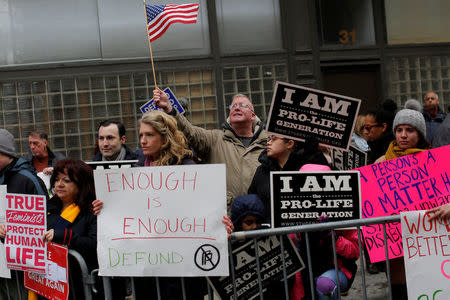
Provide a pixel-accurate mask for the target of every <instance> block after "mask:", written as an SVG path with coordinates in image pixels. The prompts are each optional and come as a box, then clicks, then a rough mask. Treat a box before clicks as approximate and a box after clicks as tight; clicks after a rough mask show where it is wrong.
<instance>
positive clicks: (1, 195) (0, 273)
mask: <svg viewBox="0 0 450 300" xmlns="http://www.w3.org/2000/svg"><path fill="white" fill-rule="evenodd" d="M5 198H6V185H0V199H5ZM5 223H6V202H5V201H0V224H5ZM0 277H2V278H11V271H10V270H9V269H8V268H7V266H6V250H5V244H3V243H1V242H0Z"/></svg>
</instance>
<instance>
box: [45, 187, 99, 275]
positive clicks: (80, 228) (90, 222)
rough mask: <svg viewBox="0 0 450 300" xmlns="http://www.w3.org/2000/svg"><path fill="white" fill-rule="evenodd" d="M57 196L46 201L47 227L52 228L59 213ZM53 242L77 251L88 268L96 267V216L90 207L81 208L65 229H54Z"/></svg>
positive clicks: (59, 206)
mask: <svg viewBox="0 0 450 300" xmlns="http://www.w3.org/2000/svg"><path fill="white" fill-rule="evenodd" d="M61 208H62V202H61V199H59V197H58V196H56V195H55V196H53V197H52V198H51V199H50V200H48V201H47V228H48V229H52V228H53V227H54V225H55V223H56V222H57V220H58V219H59V216H60V214H61ZM53 242H54V243H57V244H60V245H65V246H67V247H68V248H69V249H73V250H75V251H77V252H79V253H80V254H81V255H82V256H83V258H84V259H85V260H86V263H87V265H88V267H89V269H92V268H96V267H97V217H96V216H95V215H94V213H93V212H92V211H91V210H90V209H85V210H82V211H81V212H80V213H79V215H78V216H77V217H76V219H75V220H74V222H73V223H72V224H70V225H69V226H68V227H67V228H66V229H65V230H64V229H55V233H54V237H53Z"/></svg>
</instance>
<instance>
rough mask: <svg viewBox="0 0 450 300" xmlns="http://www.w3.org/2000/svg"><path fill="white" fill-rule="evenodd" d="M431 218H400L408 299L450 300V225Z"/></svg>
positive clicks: (419, 214) (406, 214) (423, 213)
mask: <svg viewBox="0 0 450 300" xmlns="http://www.w3.org/2000/svg"><path fill="white" fill-rule="evenodd" d="M430 216H432V213H430V214H427V213H426V211H425V210H422V211H411V212H402V213H401V214H400V219H401V224H402V235H403V249H404V251H403V257H404V261H405V271H406V272H405V273H406V283H407V287H408V299H450V285H449V279H450V224H449V221H448V220H445V221H440V220H437V219H435V220H432V221H431V222H430V219H429V217H430Z"/></svg>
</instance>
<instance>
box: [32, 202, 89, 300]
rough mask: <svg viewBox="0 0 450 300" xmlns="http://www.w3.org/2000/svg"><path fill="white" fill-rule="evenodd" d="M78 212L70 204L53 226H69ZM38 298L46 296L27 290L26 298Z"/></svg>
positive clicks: (73, 204) (62, 227) (38, 299)
mask: <svg viewBox="0 0 450 300" xmlns="http://www.w3.org/2000/svg"><path fill="white" fill-rule="evenodd" d="M79 214H80V208H79V207H78V206H77V205H76V204H75V203H72V204H70V205H69V206H68V207H66V208H65V209H64V210H63V211H62V212H61V214H60V215H59V218H58V220H57V221H56V223H55V226H54V227H53V228H54V229H66V228H67V227H69V226H70V224H72V223H73V221H75V219H76V218H77V217H78V215H79ZM40 299H47V298H45V297H43V296H40V295H38V294H37V293H35V292H33V291H28V300H40Z"/></svg>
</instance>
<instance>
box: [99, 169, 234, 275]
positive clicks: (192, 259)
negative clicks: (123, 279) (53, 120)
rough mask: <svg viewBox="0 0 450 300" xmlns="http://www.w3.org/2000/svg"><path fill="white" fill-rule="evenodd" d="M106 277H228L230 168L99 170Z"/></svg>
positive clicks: (102, 272) (102, 269) (101, 246)
mask: <svg viewBox="0 0 450 300" xmlns="http://www.w3.org/2000/svg"><path fill="white" fill-rule="evenodd" d="M94 177H95V190H96V195H97V198H98V199H101V200H102V201H103V202H104V205H103V209H102V212H101V213H100V215H99V217H98V233H97V235H98V246H97V253H98V260H99V266H100V275H102V276H226V275H228V248H227V233H226V230H225V226H224V224H223V223H222V217H223V216H225V215H226V213H227V211H226V181H225V166H224V165H222V164H220V165H183V166H167V167H143V168H125V169H124V168H120V169H109V170H95V171H94Z"/></svg>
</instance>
